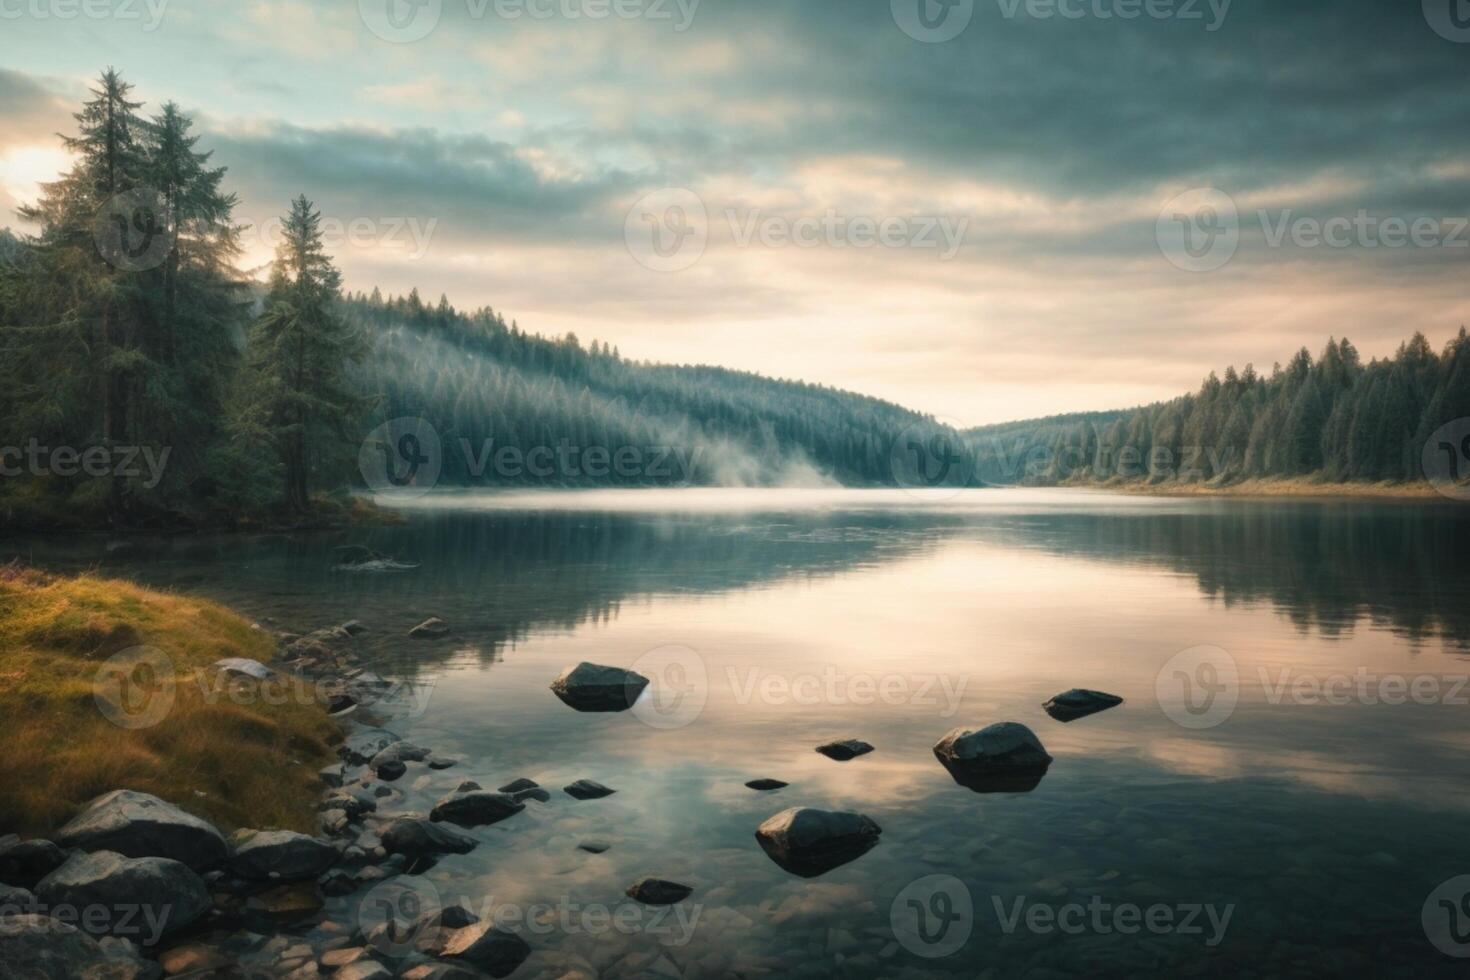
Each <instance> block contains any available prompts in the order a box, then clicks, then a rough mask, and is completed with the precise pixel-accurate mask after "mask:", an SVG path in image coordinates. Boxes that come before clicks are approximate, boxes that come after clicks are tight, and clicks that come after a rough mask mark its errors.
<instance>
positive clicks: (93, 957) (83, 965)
mask: <svg viewBox="0 0 1470 980" xmlns="http://www.w3.org/2000/svg"><path fill="white" fill-rule="evenodd" d="M111 942H112V940H109V943H111ZM119 945H125V944H119ZM0 963H3V964H5V966H4V973H5V975H6V976H10V977H23V978H25V980H77V978H86V980H151V978H153V977H156V976H157V975H158V966H157V964H154V963H148V962H146V961H144V960H141V959H139V958H138V957H137V955H136V954H135V953H133V952H132V950H131V949H127V948H116V947H111V948H109V947H104V946H103V945H102V944H101V943H99V942H97V940H95V939H93V938H92V937H91V936H89V935H87V934H86V933H85V932H82V931H81V930H80V929H78V928H76V927H75V926H72V925H68V924H67V923H64V922H61V921H59V920H57V919H53V918H51V917H50V916H46V915H29V914H27V915H17V916H10V917H7V918H6V919H5V923H4V926H3V927H0Z"/></svg>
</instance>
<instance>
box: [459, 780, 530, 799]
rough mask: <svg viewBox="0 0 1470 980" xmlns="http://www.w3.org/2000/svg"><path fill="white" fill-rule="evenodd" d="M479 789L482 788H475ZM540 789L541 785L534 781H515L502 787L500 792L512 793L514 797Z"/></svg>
mask: <svg viewBox="0 0 1470 980" xmlns="http://www.w3.org/2000/svg"><path fill="white" fill-rule="evenodd" d="M479 788H480V787H478V786H476V787H475V789H479ZM540 788H541V784H540V783H538V782H536V781H535V780H534V779H513V780H511V781H510V782H508V783H506V784H505V785H504V786H502V787H500V792H502V793H510V794H511V795H512V796H514V795H515V794H516V793H524V792H525V791H526V790H528V789H540Z"/></svg>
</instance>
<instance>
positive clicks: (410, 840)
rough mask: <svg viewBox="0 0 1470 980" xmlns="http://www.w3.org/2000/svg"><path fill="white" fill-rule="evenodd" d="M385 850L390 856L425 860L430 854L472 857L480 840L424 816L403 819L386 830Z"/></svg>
mask: <svg viewBox="0 0 1470 980" xmlns="http://www.w3.org/2000/svg"><path fill="white" fill-rule="evenodd" d="M382 839H383V849H384V850H386V851H387V852H388V853H389V854H404V855H407V856H408V857H424V856H426V855H429V854H468V853H469V852H470V851H473V850H474V849H475V845H476V843H477V841H476V840H475V839H474V838H473V837H466V836H465V835H464V834H456V833H455V832H454V831H452V830H449V829H447V828H446V827H444V826H442V825H440V824H437V823H433V822H431V821H429V820H424V819H423V818H421V817H399V818H398V819H397V820H395V821H393V823H392V824H390V825H389V826H388V829H387V830H385V831H383V834H382Z"/></svg>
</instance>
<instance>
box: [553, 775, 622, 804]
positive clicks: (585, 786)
mask: <svg viewBox="0 0 1470 980" xmlns="http://www.w3.org/2000/svg"><path fill="white" fill-rule="evenodd" d="M562 790H563V791H564V792H565V793H566V794H567V795H568V796H570V797H572V798H573V799H577V800H600V799H602V798H603V797H604V796H612V795H613V794H614V793H616V792H617V790H615V789H608V788H607V787H606V786H604V785H602V784H601V783H597V782H593V781H592V780H590V779H579V780H577V781H576V782H575V783H572V784H571V785H570V786H564V787H562Z"/></svg>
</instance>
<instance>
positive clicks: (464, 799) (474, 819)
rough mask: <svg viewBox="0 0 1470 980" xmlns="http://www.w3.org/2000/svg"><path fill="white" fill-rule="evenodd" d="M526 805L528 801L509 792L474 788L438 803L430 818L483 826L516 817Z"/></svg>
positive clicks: (460, 824) (440, 821)
mask: <svg viewBox="0 0 1470 980" xmlns="http://www.w3.org/2000/svg"><path fill="white" fill-rule="evenodd" d="M525 808H526V805H525V804H524V803H521V802H520V801H519V800H517V799H516V798H515V797H513V796H511V795H510V794H508V793H490V792H486V791H485V790H471V791H470V792H468V793H451V794H449V795H448V796H446V797H444V798H443V799H442V800H440V801H439V802H438V803H435V804H434V809H433V810H431V811H429V819H430V820H432V821H434V822H435V823H443V822H448V823H452V824H458V825H459V826H461V827H482V826H488V825H489V824H496V823H499V822H500V821H502V820H504V819H506V818H507V817H513V816H515V815H516V814H517V813H520V812H521V811H522V810H524V809H525Z"/></svg>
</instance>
